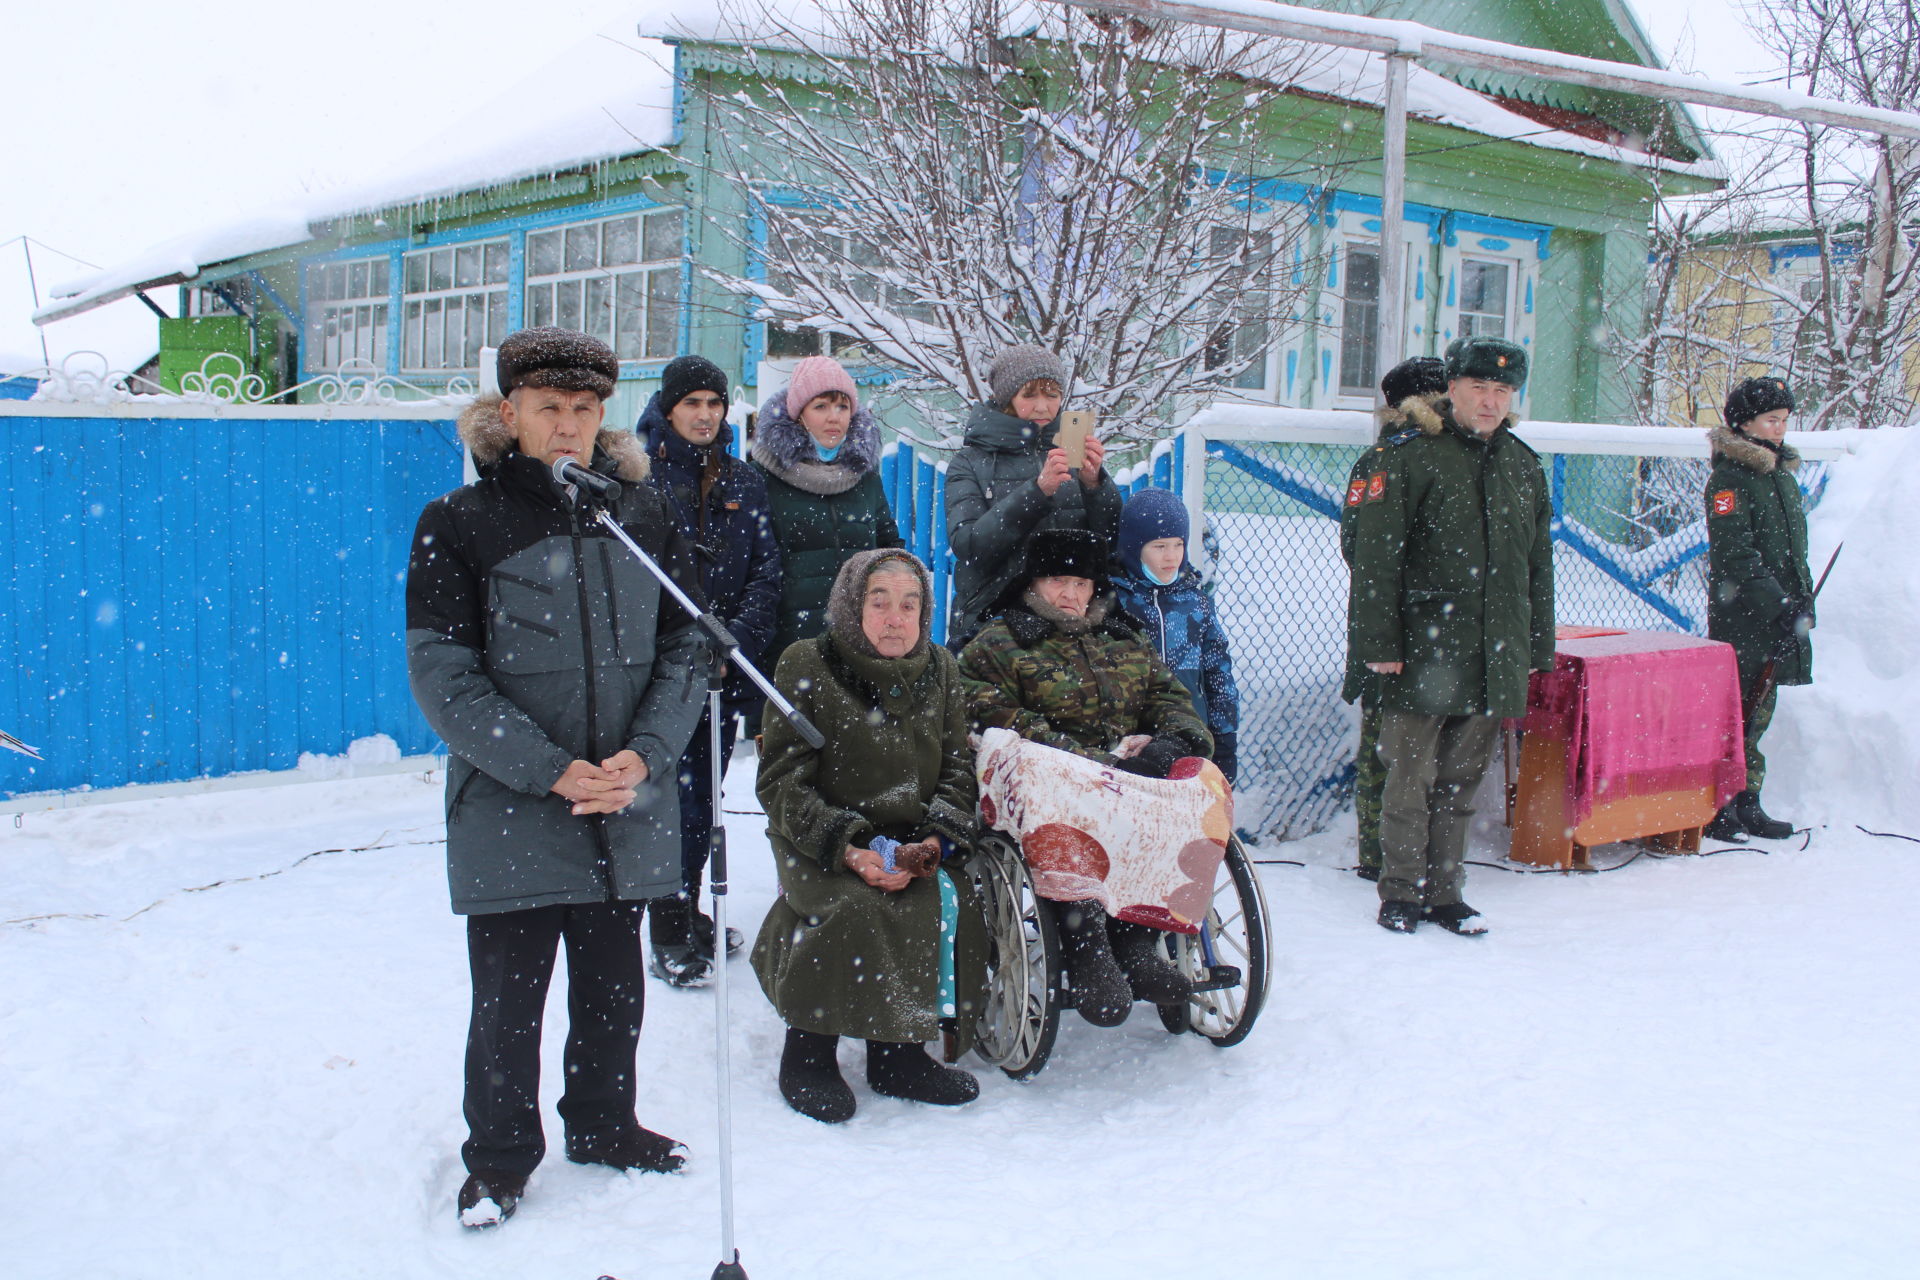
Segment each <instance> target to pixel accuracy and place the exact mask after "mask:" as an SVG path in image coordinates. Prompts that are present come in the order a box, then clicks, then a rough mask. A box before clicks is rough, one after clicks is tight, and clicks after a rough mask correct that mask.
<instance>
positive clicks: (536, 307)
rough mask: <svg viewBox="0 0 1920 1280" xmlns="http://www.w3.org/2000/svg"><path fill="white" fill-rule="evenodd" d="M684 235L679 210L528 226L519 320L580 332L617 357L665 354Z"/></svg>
mask: <svg viewBox="0 0 1920 1280" xmlns="http://www.w3.org/2000/svg"><path fill="white" fill-rule="evenodd" d="M685 239H686V212H685V211H684V210H681V209H657V210H653V211H650V212H647V213H630V214H623V215H622V216H620V217H616V218H601V219H597V220H595V221H593V222H579V223H574V224H573V225H571V226H566V227H553V228H551V229H549V230H545V231H531V232H528V233H527V295H526V317H527V324H528V325H530V326H539V325H559V326H560V327H561V328H563V329H579V330H582V331H583V332H586V333H589V334H592V335H593V336H594V337H596V338H598V339H600V340H601V341H602V342H604V343H606V344H607V345H608V346H610V347H612V348H613V350H614V354H616V355H617V356H619V357H620V358H621V359H622V360H662V359H667V358H670V357H671V356H672V355H673V354H674V352H675V351H676V350H678V348H679V345H680V310H681V298H680V293H681V289H680V278H681V272H680V259H681V254H682V249H683V246H684V243H685Z"/></svg>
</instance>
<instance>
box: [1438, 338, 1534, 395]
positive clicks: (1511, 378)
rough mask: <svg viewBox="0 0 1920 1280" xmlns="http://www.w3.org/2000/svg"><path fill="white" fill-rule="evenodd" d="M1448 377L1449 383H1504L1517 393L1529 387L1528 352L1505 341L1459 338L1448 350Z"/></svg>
mask: <svg viewBox="0 0 1920 1280" xmlns="http://www.w3.org/2000/svg"><path fill="white" fill-rule="evenodd" d="M1446 376H1447V381H1448V382H1454V381H1456V380H1458V379H1461V378H1473V379H1476V380H1478V381H1481V382H1504V383H1506V384H1507V385H1508V386H1510V387H1512V388H1513V389H1514V390H1515V391H1518V390H1519V389H1520V388H1522V387H1524V386H1526V385H1527V349H1526V348H1525V347H1523V346H1521V345H1520V344H1519V343H1517V342H1508V341H1507V340H1506V339H1505V338H1486V337H1479V338H1459V339H1456V340H1455V341H1454V342H1453V343H1452V344H1451V345H1449V346H1448V347H1447V358H1446Z"/></svg>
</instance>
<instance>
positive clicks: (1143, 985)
mask: <svg viewBox="0 0 1920 1280" xmlns="http://www.w3.org/2000/svg"><path fill="white" fill-rule="evenodd" d="M1161 937H1162V934H1161V931H1160V930H1158V929H1149V928H1148V927H1147V926H1145V925H1143V924H1127V923H1125V922H1124V921H1120V920H1110V921H1108V922H1107V938H1108V940H1109V941H1110V942H1111V943H1112V944H1113V957H1114V959H1116V960H1118V961H1119V962H1120V968H1121V969H1122V970H1124V971H1125V973H1126V975H1127V985H1128V986H1130V987H1132V988H1133V997H1134V999H1136V1000H1146V1001H1148V1002H1150V1003H1152V1004H1185V1003H1186V1002H1187V1000H1188V999H1189V998H1190V997H1191V996H1192V995H1193V984H1192V983H1191V982H1188V981H1187V980H1186V978H1185V977H1183V976H1181V973H1180V971H1179V970H1178V969H1176V968H1174V967H1173V965H1172V964H1171V963H1170V962H1169V961H1168V960H1167V956H1166V952H1165V951H1163V950H1161V948H1160V939H1161Z"/></svg>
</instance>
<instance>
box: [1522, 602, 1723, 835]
mask: <svg viewBox="0 0 1920 1280" xmlns="http://www.w3.org/2000/svg"><path fill="white" fill-rule="evenodd" d="M1526 730H1527V732H1528V733H1535V732H1540V733H1552V734H1555V735H1557V736H1560V737H1564V738H1566V739H1567V775H1568V776H1567V785H1568V790H1569V792H1570V794H1571V798H1572V802H1573V818H1574V821H1575V822H1581V821H1584V820H1585V819H1586V818H1587V817H1588V816H1590V815H1591V814H1592V813H1593V806H1594V804H1595V803H1596V802H1597V801H1601V800H1607V799H1611V798H1615V797H1619V796H1629V795H1650V794H1653V793H1655V792H1660V791H1678V790H1683V789H1693V788H1700V787H1707V786H1711V787H1712V788H1713V793H1714V805H1715V807H1716V808H1717V807H1719V806H1721V805H1724V804H1725V803H1726V802H1727V801H1728V800H1730V799H1732V798H1733V796H1734V794H1735V793H1736V792H1738V791H1739V790H1740V789H1741V788H1742V787H1744V786H1745V785H1746V775H1747V760H1746V750H1745V748H1744V747H1743V746H1742V744H1741V739H1740V680H1739V674H1738V670H1737V668H1736V667H1735V665H1734V658H1733V648H1732V646H1731V645H1726V644H1722V643H1721V642H1719V641H1717V640H1702V639H1700V638H1698V637H1696V636H1685V635H1678V634H1674V633H1670V632H1662V631H1623V632H1619V633H1617V634H1613V635H1599V636H1587V637H1582V638H1577V639H1576V638H1571V637H1567V638H1562V639H1560V640H1558V641H1557V642H1556V643H1555V645H1554V661H1553V670H1552V671H1551V672H1535V673H1534V676H1533V683H1532V685H1531V686H1530V687H1529V688H1528V690H1527V718H1526Z"/></svg>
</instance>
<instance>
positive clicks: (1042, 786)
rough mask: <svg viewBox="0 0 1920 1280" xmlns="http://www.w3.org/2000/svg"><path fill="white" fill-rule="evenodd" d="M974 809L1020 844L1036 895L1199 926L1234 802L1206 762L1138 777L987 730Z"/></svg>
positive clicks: (1192, 929)
mask: <svg viewBox="0 0 1920 1280" xmlns="http://www.w3.org/2000/svg"><path fill="white" fill-rule="evenodd" d="M974 768H975V771H976V772H977V773H978V774H979V777H980V815H981V817H983V818H984V819H985V820H986V822H987V825H988V826H990V827H993V828H995V829H997V830H999V831H1004V832H1006V833H1007V834H1008V835H1010V836H1012V837H1013V838H1014V839H1015V840H1017V841H1019V843H1020V849H1021V851H1022V852H1023V853H1024V854H1025V855H1026V859H1027V866H1028V867H1030V868H1031V869H1032V871H1033V878H1034V885H1035V888H1036V889H1037V890H1038V891H1039V893H1040V896H1041V897H1043V898H1051V899H1053V900H1054V901H1056V902H1078V901H1082V900H1084V899H1088V898H1092V899H1094V900H1095V901H1097V902H1099V903H1100V904H1101V906H1103V907H1105V908H1106V910H1107V913H1108V914H1109V915H1112V916H1114V917H1115V918H1117V919H1120V920H1126V921H1129V922H1131V923H1133V924H1144V925H1151V926H1153V927H1154V928H1156V929H1168V930H1172V931H1173V932H1176V933H1197V932H1198V931H1199V928H1200V922H1201V921H1202V920H1203V919H1205V918H1206V914H1207V908H1208V906H1209V904H1210V903H1212V901H1213V882H1214V877H1215V875H1216V874H1217V873H1218V872H1219V869H1220V862H1221V859H1222V858H1224V857H1225V856H1226V850H1227V838H1228V835H1229V834H1230V833H1231V832H1232V830H1233V797H1232V795H1231V794H1230V793H1229V791H1228V790H1227V780H1226V777H1225V776H1224V775H1223V774H1222V773H1221V772H1220V770H1219V769H1218V768H1217V767H1216V766H1215V765H1214V763H1213V762H1212V761H1211V760H1203V759H1200V758H1199V757H1189V758H1187V759H1185V760H1182V761H1180V762H1179V763H1178V764H1177V765H1175V766H1174V771H1173V772H1174V776H1173V777H1171V778H1165V779H1161V778H1142V777H1139V776H1137V775H1135V774H1131V773H1127V772H1124V771H1123V770H1119V769H1110V768H1108V767H1106V766H1104V765H1099V764H1095V763H1094V762H1093V761H1091V760H1088V759H1085V758H1083V757H1081V756H1076V755H1074V754H1073V753H1071V752H1068V751H1061V750H1059V749H1057V748H1054V747H1047V746H1042V745H1040V744H1039V743H1037V742H1029V741H1027V740H1026V739H1025V738H1022V737H1020V736H1019V735H1018V734H1016V733H1013V732H1012V731H1011V730H1007V729H989V730H987V731H986V732H985V733H984V734H982V735H981V738H980V749H979V752H978V754H977V755H976V756H975V759H974Z"/></svg>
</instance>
